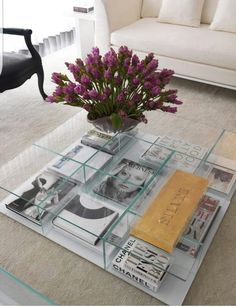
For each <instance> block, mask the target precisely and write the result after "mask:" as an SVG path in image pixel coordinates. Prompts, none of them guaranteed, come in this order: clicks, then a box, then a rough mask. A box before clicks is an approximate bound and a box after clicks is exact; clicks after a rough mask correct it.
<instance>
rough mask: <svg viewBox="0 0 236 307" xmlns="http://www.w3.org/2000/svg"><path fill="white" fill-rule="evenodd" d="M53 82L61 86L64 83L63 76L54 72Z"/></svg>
mask: <svg viewBox="0 0 236 307" xmlns="http://www.w3.org/2000/svg"><path fill="white" fill-rule="evenodd" d="M52 81H53V82H54V83H56V84H61V82H62V74H60V73H57V72H54V73H53V74H52Z"/></svg>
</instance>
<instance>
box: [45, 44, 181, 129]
mask: <svg viewBox="0 0 236 307" xmlns="http://www.w3.org/2000/svg"><path fill="white" fill-rule="evenodd" d="M65 64H66V66H67V68H68V70H69V71H70V72H71V73H72V75H73V78H74V80H75V81H72V80H70V79H69V77H68V76H67V75H64V74H61V73H53V74H52V81H53V82H54V83H56V85H57V86H56V89H55V91H54V92H53V94H52V96H48V97H47V101H49V102H57V103H58V102H62V101H64V102H65V104H67V105H70V106H76V107H82V108H84V109H85V110H87V111H88V119H89V120H96V119H98V118H102V117H107V116H108V117H110V119H111V122H112V126H114V127H119V126H121V125H122V121H123V120H124V118H127V117H128V118H131V119H135V120H137V121H140V122H144V123H147V119H146V117H145V115H144V112H145V111H153V110H162V111H164V112H171V113H175V112H176V111H177V107H176V105H179V104H181V103H182V102H181V101H180V100H178V99H177V95H176V94H177V90H175V89H168V90H165V86H166V85H167V84H168V83H169V82H170V79H171V77H172V75H173V73H174V71H172V70H168V69H163V70H160V71H157V67H158V60H156V59H154V55H153V54H152V53H150V54H148V55H147V56H146V57H145V59H143V60H140V59H139V58H138V56H137V55H135V54H133V52H132V51H131V50H129V49H128V48H127V47H126V46H123V47H120V48H119V51H118V52H115V50H114V49H112V48H111V49H110V51H109V52H107V53H106V54H105V55H104V56H103V57H102V56H101V55H100V53H99V49H98V48H93V50H92V52H91V54H88V56H87V58H86V60H85V61H84V62H83V61H82V60H81V59H77V60H76V62H75V64H70V63H65Z"/></svg>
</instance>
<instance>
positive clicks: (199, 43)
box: [111, 0, 236, 70]
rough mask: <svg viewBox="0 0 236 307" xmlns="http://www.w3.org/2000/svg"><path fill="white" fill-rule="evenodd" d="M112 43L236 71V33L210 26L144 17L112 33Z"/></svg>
mask: <svg viewBox="0 0 236 307" xmlns="http://www.w3.org/2000/svg"><path fill="white" fill-rule="evenodd" d="M235 1H236V0H235ZM155 36H156V37H155ZM111 44H112V45H115V46H122V45H127V46H128V47H129V48H131V49H133V50H137V51H142V52H154V53H155V54H157V55H163V56H166V57H170V58H177V59H180V60H185V61H191V62H195V63H202V64H207V65H213V66H217V67H222V68H228V69H231V70H236V52H235V50H236V34H233V33H227V32H220V31H211V30H210V29H209V26H208V25H201V27H199V28H192V27H184V26H179V25H172V24H165V23H159V22H157V19H156V18H143V19H140V20H138V21H137V22H135V23H133V24H131V25H129V26H126V27H124V28H122V29H119V30H117V31H115V32H113V33H111Z"/></svg>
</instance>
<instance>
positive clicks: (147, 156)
mask: <svg viewBox="0 0 236 307" xmlns="http://www.w3.org/2000/svg"><path fill="white" fill-rule="evenodd" d="M171 154H172V156H171ZM205 154H206V149H205V148H203V147H201V146H199V145H196V144H193V143H188V142H185V141H183V140H180V139H176V138H172V137H169V136H160V137H158V138H157V140H156V141H155V144H153V145H151V146H150V147H149V149H148V150H147V151H146V152H144V153H143V154H142V156H141V157H140V162H142V163H143V164H145V165H147V166H149V167H155V168H156V167H159V166H160V165H161V164H163V163H164V162H165V161H166V160H167V159H168V158H170V160H169V161H168V164H167V166H168V167H171V168H175V169H181V170H183V171H186V172H190V173H193V172H194V171H195V170H196V168H197V167H198V165H199V164H200V162H201V159H202V158H203V157H204V155H205Z"/></svg>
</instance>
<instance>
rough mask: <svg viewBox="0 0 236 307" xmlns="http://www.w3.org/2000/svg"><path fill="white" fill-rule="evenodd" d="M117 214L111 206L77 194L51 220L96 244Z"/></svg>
mask: <svg viewBox="0 0 236 307" xmlns="http://www.w3.org/2000/svg"><path fill="white" fill-rule="evenodd" d="M118 216H119V213H118V212H117V211H116V210H114V209H113V208H110V207H108V206H107V205H106V206H105V205H104V204H102V203H101V202H98V201H96V199H92V198H89V197H86V196H83V195H79V194H77V195H76V196H75V197H74V198H73V199H72V200H70V201H69V203H68V204H67V205H66V206H65V208H64V209H63V210H62V211H61V212H60V213H59V214H58V216H57V217H56V218H55V219H54V220H53V224H54V225H55V226H57V227H59V228H61V229H63V230H65V231H66V232H68V233H70V234H72V235H74V236H76V237H78V238H80V239H82V240H84V241H86V242H88V243H90V244H92V245H96V244H97V243H98V242H99V240H100V237H101V236H103V235H104V234H105V233H106V232H107V230H108V229H109V227H110V226H111V225H112V223H113V222H114V221H115V220H116V219H117V218H118Z"/></svg>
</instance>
